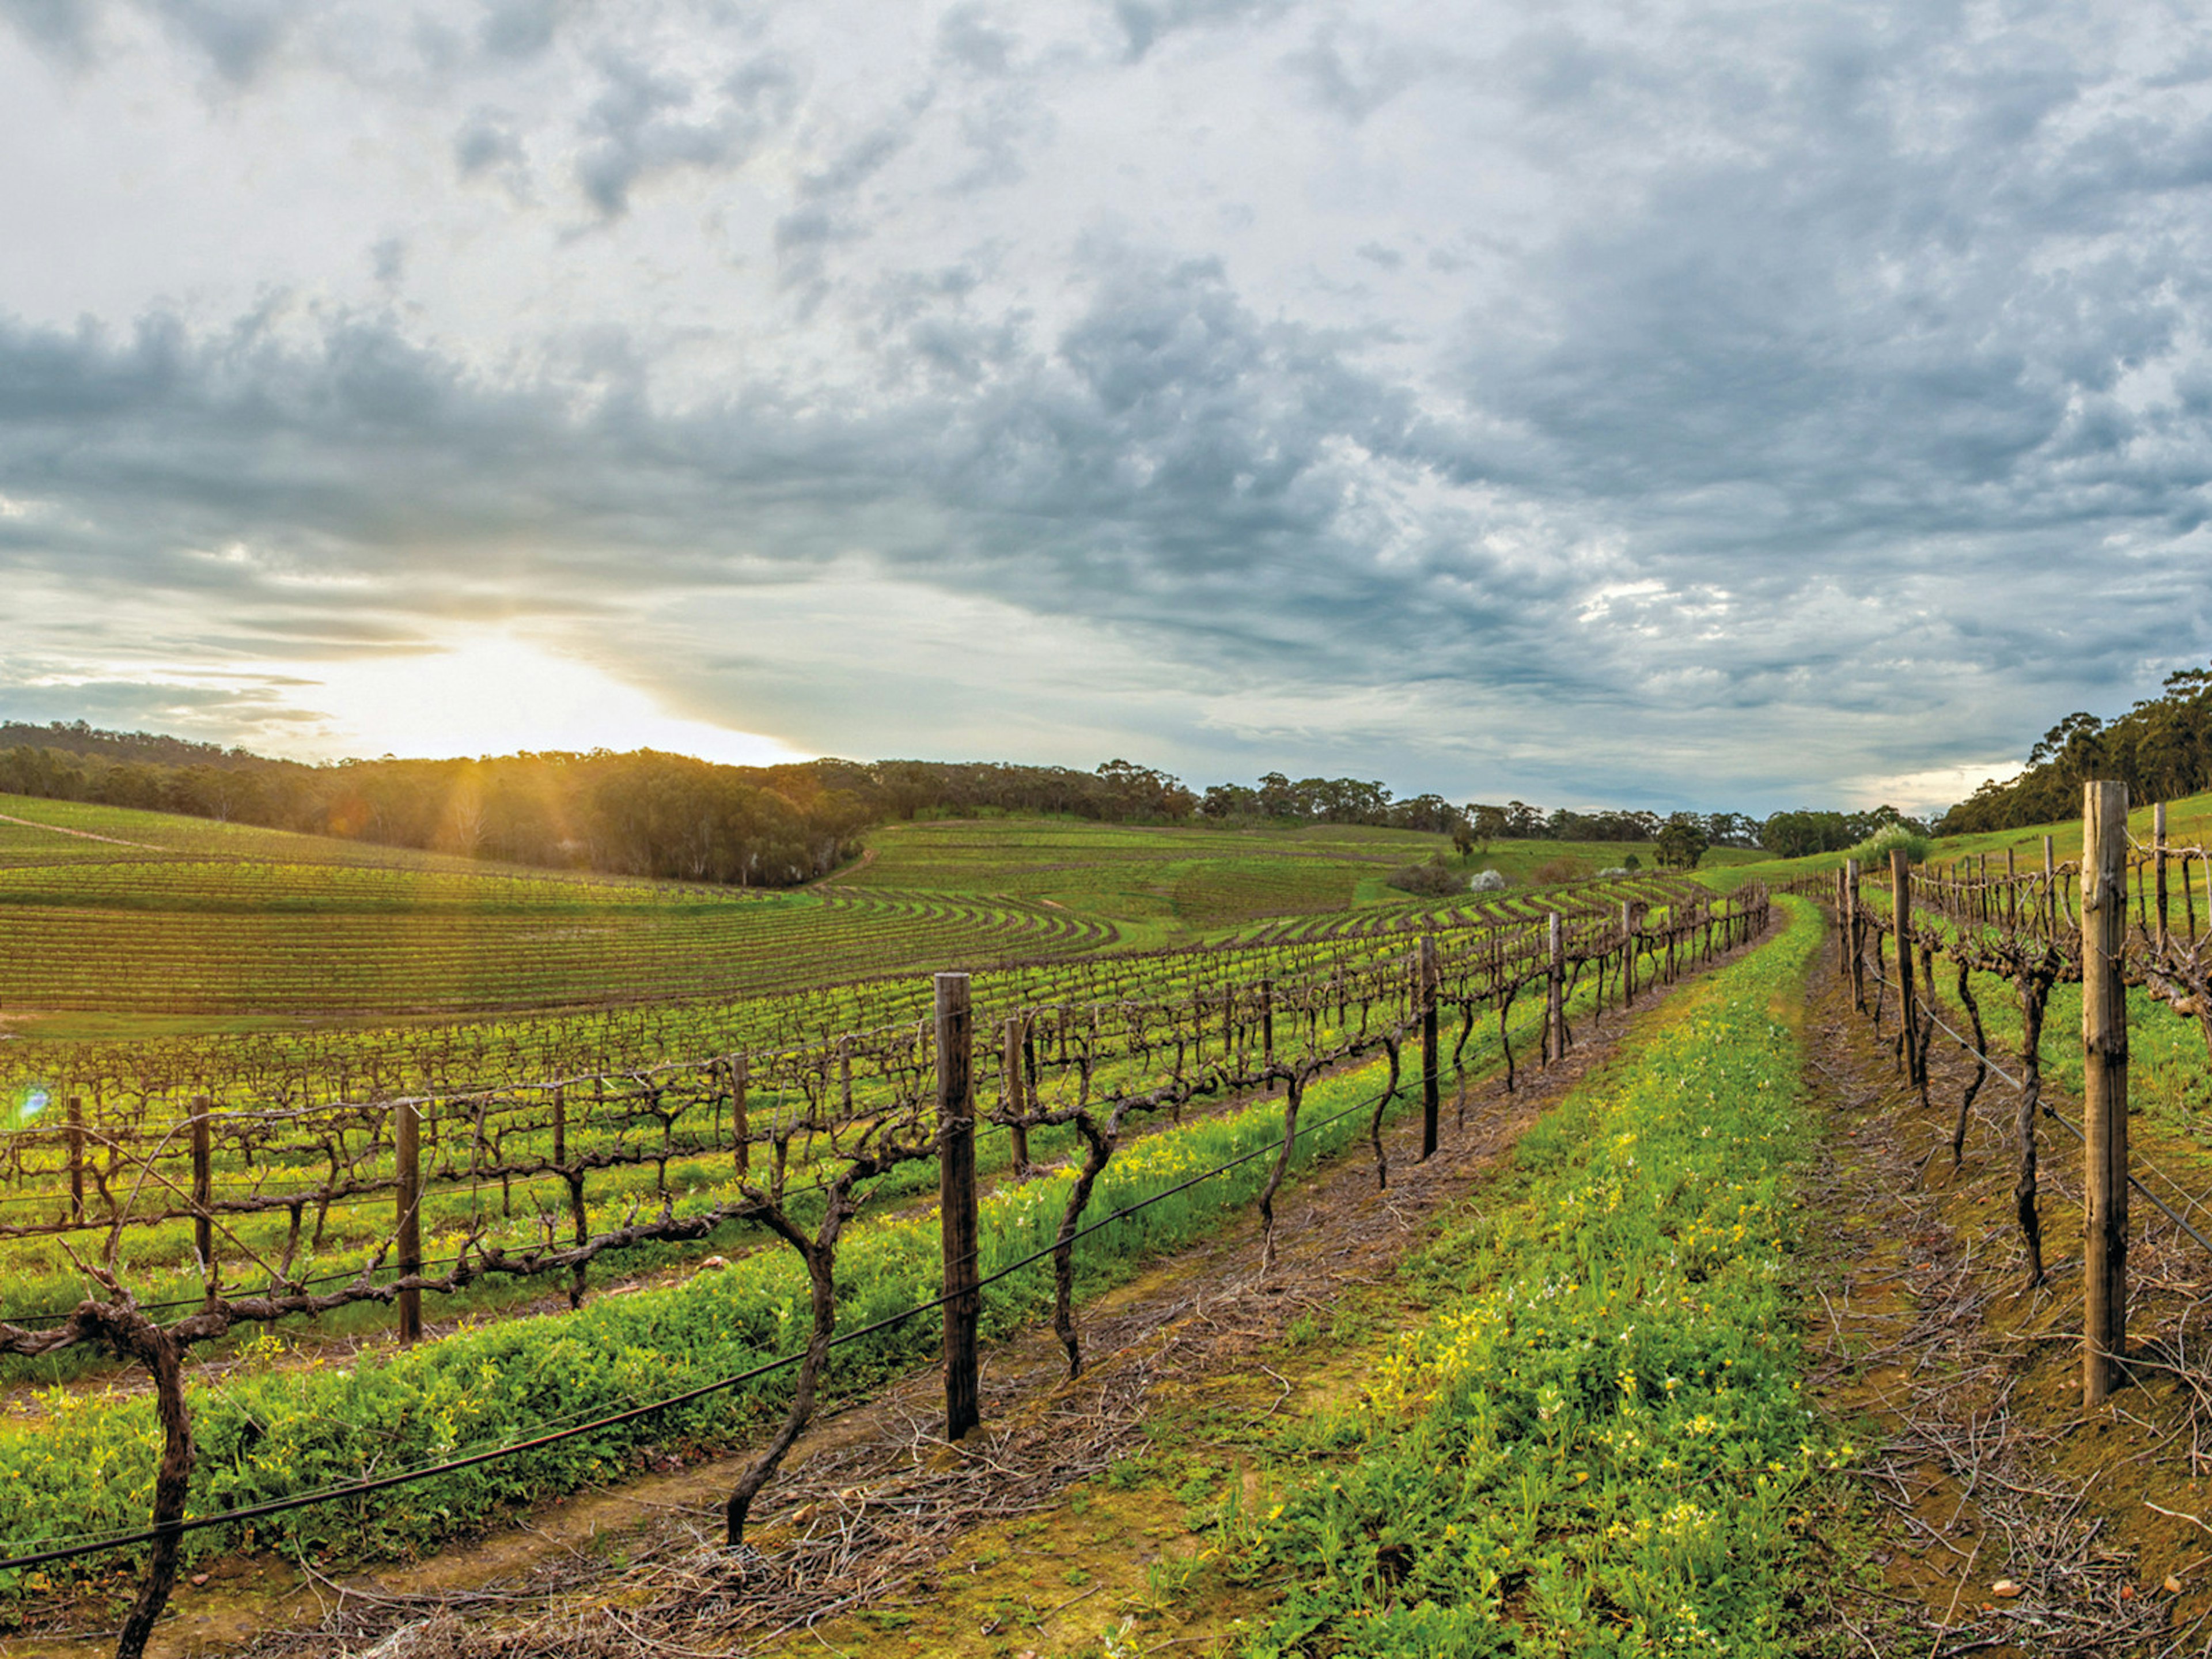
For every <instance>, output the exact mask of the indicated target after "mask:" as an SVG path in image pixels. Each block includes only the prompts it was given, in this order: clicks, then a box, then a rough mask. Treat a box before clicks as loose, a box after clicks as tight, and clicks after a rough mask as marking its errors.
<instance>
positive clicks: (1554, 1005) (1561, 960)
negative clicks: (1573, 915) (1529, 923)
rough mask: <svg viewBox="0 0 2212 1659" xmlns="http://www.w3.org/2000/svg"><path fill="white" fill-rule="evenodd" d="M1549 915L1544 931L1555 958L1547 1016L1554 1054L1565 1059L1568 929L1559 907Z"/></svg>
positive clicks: (1548, 988) (1548, 979)
mask: <svg viewBox="0 0 2212 1659" xmlns="http://www.w3.org/2000/svg"><path fill="white" fill-rule="evenodd" d="M1548 916H1549V920H1548V921H1547V923H1546V926H1545V933H1546V935H1547V943H1548V944H1549V945H1550V947H1551V958H1552V959H1551V967H1550V970H1549V971H1548V972H1547V974H1546V975H1545V980H1544V1016H1545V1018H1546V1019H1547V1021H1548V1022H1549V1030H1550V1031H1551V1034H1552V1058H1553V1060H1564V1059H1565V1057H1566V1053H1567V1000H1566V999H1567V949H1566V933H1565V925H1564V924H1563V923H1562V922H1561V921H1560V920H1559V912H1558V911H1557V910H1553V911H1551V912H1549V913H1548Z"/></svg>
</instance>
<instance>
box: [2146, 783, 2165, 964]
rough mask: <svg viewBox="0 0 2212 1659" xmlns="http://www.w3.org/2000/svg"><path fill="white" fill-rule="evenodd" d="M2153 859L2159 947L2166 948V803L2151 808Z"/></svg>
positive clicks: (2162, 950)
mask: <svg viewBox="0 0 2212 1659" xmlns="http://www.w3.org/2000/svg"><path fill="white" fill-rule="evenodd" d="M2150 826H2151V830H2150V833H2151V848H2152V850H2151V861H2152V863H2153V865H2154V881H2155V885H2156V888H2157V895H2158V948H2159V950H2160V952H2161V953H2162V952H2164V951H2165V950H2166V803H2165V802H2164V801H2160V802H2159V804H2158V805H2155V806H2154V807H2152V808H2151V809H2150Z"/></svg>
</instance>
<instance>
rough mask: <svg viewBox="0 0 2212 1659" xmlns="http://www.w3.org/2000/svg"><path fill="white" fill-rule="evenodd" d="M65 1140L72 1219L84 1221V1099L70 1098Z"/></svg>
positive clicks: (80, 1096)
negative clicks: (67, 1151) (67, 1154)
mask: <svg viewBox="0 0 2212 1659" xmlns="http://www.w3.org/2000/svg"><path fill="white" fill-rule="evenodd" d="M63 1139H64V1142H65V1143H66V1145H67V1146H68V1148H69V1178H70V1220H71V1221H82V1220H83V1219H84V1097H83V1096H82V1095H71V1096H70V1097H69V1127H68V1128H67V1130H66V1131H65V1132H64V1135H63Z"/></svg>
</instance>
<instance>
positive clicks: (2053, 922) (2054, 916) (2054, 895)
mask: <svg viewBox="0 0 2212 1659" xmlns="http://www.w3.org/2000/svg"><path fill="white" fill-rule="evenodd" d="M2043 906H2044V914H2045V924H2044V925H2045V928H2046V929H2047V930H2048V932H2047V935H2046V936H2047V937H2048V938H2051V939H2057V937H2058V861H2057V859H2056V858H2054V857H2053V856H2052V855H2051V837H2050V836H2045V837H2044V838H2043Z"/></svg>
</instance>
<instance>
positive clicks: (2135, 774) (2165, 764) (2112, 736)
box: [1936, 668, 2212, 836]
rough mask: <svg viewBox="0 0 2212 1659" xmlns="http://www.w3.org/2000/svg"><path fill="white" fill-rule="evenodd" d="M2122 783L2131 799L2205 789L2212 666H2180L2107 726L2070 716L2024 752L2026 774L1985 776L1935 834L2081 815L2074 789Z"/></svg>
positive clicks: (2210, 758)
mask: <svg viewBox="0 0 2212 1659" xmlns="http://www.w3.org/2000/svg"><path fill="white" fill-rule="evenodd" d="M2091 781H2106V782H2119V783H2124V784H2126V785H2127V786H2128V795H2129V798H2130V799H2134V800H2173V799H2178V798H2179V797H2180V796H2183V795H2193V794H2196V793H2198V792H2199V791H2201V790H2205V789H2212V668H2185V669H2181V670H2179V671H2177V672H2174V673H2172V674H2168V675H2167V676H2166V681H2165V684H2164V687H2163V689H2162V690H2161V693H2160V696H2155V697H2147V698H2145V699H2143V700H2142V702H2138V703H2136V706H2135V707H2134V708H2130V710H2129V711H2128V712H2127V713H2126V714H2122V715H2120V716H2119V717H2118V719H2116V720H2111V721H2109V722H2107V721H2105V720H2100V719H2099V718H2098V717H2097V716H2096V715H2094V714H2086V713H2082V712H2079V711H2077V712H2075V713H2074V714H2069V715H2068V716H2067V717H2066V718H2065V719H2064V720H2061V721H2059V722H2058V724H2057V725H2056V726H2052V727H2051V729H2050V730H2049V731H2048V732H2045V733H2044V734H2043V737H2042V738H2041V740H2040V741H2039V742H2038V743H2037V744H2036V745H2035V746H2034V747H2033V749H2031V750H2028V755H2027V769H2026V770H2024V771H2022V772H2021V774H2020V775H2018V776H2017V777H2015V778H2013V779H2010V780H2009V781H2006V782H2004V783H1999V782H1998V781H1996V779H1994V778H1992V779H1990V781H1987V782H1985V783H1984V784H1983V785H1982V787H1980V788H1978V789H1977V790H1975V791H1974V793H1972V795H1970V796H1968V797H1967V798H1966V799H1965V800H1963V801H1961V802H1960V803H1959V805H1956V806H1954V807H1953V808H1952V809H1951V810H1950V811H1948V812H1946V813H1945V814H1944V815H1943V816H1942V818H1940V819H1938V820H1937V822H1936V832H1937V833H1938V834H1939V835H1946V836H1959V835H1972V834H1976V833H1978V832H1980V831H1984V830H1990V829H2019V828H2021V826H2022V825H2024V824H2030V823H2051V822H2052V821H2054V820H2056V819H2058V818H2064V817H2073V816H2075V814H2077V813H2079V812H2080V811H2081V786H2082V785H2083V784H2085V783H2087V782H2091Z"/></svg>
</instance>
